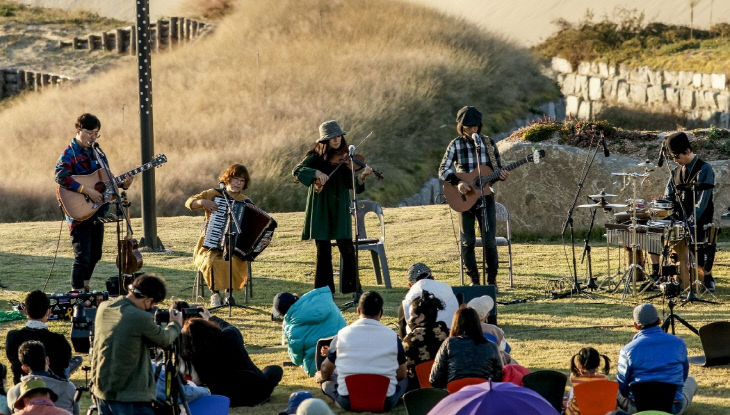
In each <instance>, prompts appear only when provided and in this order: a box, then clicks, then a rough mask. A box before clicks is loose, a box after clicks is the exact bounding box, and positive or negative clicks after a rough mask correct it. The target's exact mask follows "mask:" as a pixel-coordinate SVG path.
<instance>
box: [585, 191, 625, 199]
mask: <svg viewBox="0 0 730 415" xmlns="http://www.w3.org/2000/svg"><path fill="white" fill-rule="evenodd" d="M616 196H618V195H613V194H611V193H603V192H601V193H599V194H597V195H588V197H590V198H591V199H602V198H604V197H616Z"/></svg>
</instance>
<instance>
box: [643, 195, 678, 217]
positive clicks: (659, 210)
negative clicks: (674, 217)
mask: <svg viewBox="0 0 730 415" xmlns="http://www.w3.org/2000/svg"><path fill="white" fill-rule="evenodd" d="M673 207H674V205H673V204H672V202H670V201H669V200H665V199H657V200H652V201H651V202H649V216H651V217H652V218H653V219H664V218H666V217H669V216H670V215H671V214H672V212H673Z"/></svg>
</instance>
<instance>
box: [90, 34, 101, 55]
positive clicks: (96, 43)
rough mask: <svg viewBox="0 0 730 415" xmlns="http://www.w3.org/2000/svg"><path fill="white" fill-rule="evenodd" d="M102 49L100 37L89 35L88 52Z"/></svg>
mask: <svg viewBox="0 0 730 415" xmlns="http://www.w3.org/2000/svg"><path fill="white" fill-rule="evenodd" d="M101 48H102V42H101V36H99V35H89V52H91V51H94V50H97V49H101Z"/></svg>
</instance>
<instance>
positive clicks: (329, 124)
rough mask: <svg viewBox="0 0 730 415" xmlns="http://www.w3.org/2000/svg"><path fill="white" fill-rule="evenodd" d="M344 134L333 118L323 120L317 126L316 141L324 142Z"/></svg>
mask: <svg viewBox="0 0 730 415" xmlns="http://www.w3.org/2000/svg"><path fill="white" fill-rule="evenodd" d="M341 135H345V132H344V131H342V127H340V124H338V123H337V121H335V120H329V121H325V122H323V123H322V124H320V126H319V140H317V142H318V143H326V142H327V141H328V140H331V139H333V138H335V137H337V136H341Z"/></svg>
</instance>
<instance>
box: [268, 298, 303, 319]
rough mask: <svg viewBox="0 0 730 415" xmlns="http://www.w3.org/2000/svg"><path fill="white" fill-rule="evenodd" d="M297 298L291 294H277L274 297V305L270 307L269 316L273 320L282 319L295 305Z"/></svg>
mask: <svg viewBox="0 0 730 415" xmlns="http://www.w3.org/2000/svg"><path fill="white" fill-rule="evenodd" d="M298 299H299V297H297V296H296V295H294V294H292V293H287V292H284V293H278V294H276V295H275V296H274V305H273V306H272V307H271V315H272V316H274V317H275V318H283V317H284V316H285V315H286V312H287V311H289V307H291V306H292V304H294V303H296V302H297V300H298Z"/></svg>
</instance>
